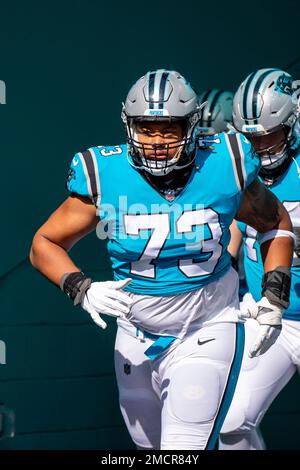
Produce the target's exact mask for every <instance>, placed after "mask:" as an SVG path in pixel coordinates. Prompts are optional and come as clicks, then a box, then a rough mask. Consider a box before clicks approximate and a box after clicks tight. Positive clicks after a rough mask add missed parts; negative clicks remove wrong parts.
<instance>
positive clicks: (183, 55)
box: [0, 0, 300, 449]
mask: <svg viewBox="0 0 300 470" xmlns="http://www.w3.org/2000/svg"><path fill="white" fill-rule="evenodd" d="M297 4H298V2H297V1H290V0H286V1H285V2H283V3H282V4H281V5H278V4H277V2H271V1H263V0H260V1H258V0H253V1H252V2H251V5H250V4H249V3H246V4H242V2H221V1H218V2H202V1H189V0H187V1H185V2H179V1H176V2H175V1H174V2H161V1H160V2H156V1H151V2H141V1H135V0H134V1H130V0H129V1H122V2H121V1H115V2H102V1H100V0H98V1H96V0H73V1H71V0H64V1H63V2H62V1H60V2H59V1H57V0H52V1H51V2H50V1H45V2H37V1H36V2H34V1H31V0H29V1H25V2H21V1H15V2H9V1H3V0H1V1H0V80H3V81H5V83H6V87H7V90H6V91H7V97H6V98H7V104H6V105H0V155H1V185H0V195H1V221H2V225H1V227H2V229H1V262H0V312H1V313H0V339H2V340H4V341H5V343H6V348H7V349H6V353H7V357H6V360H7V364H6V365H0V413H1V410H2V413H3V415H5V420H4V421H5V423H6V424H5V429H4V431H5V433H8V434H9V433H10V432H11V430H12V428H13V427H15V437H14V438H8V437H3V438H2V440H0V449H24V448H26V449H43V448H44V449H45V448H47V449H49V448H50V449H51V448H52V449H53V448H56V449H75V448H79V449H83V448H86V449H88V448H89V449H91V448H94V449H114V448H130V447H132V444H131V441H130V439H129V437H128V434H127V431H126V430H125V429H124V426H123V423H122V420H121V417H120V413H119V409H118V404H117V390H116V383H115V378H114V372H113V341H114V335H115V325H114V322H110V324H109V328H108V329H107V330H106V331H105V332H102V331H100V330H99V328H97V327H96V326H95V325H93V324H92V323H91V322H90V321H89V319H88V317H87V315H86V313H85V312H83V311H81V310H80V309H76V310H75V309H73V308H72V306H71V305H70V303H69V302H68V300H67V299H65V298H64V296H63V295H62V294H61V293H60V292H59V291H58V290H57V289H56V288H55V287H53V286H51V285H50V284H48V283H47V282H46V281H45V280H44V279H43V278H42V277H41V276H39V275H38V274H37V273H35V272H34V270H33V269H32V268H31V267H30V266H29V263H28V261H27V256H28V250H29V247H30V242H31V238H32V236H33V233H34V231H35V230H36V229H37V227H38V226H39V225H40V224H41V223H42V222H43V221H44V220H45V219H46V218H47V216H48V215H49V213H50V212H51V211H52V210H53V209H55V207H57V205H59V204H60V202H61V201H62V200H63V199H64V198H65V197H66V192H65V190H64V180H65V175H66V172H67V168H68V164H69V162H70V160H71V158H72V155H73V154H74V153H75V152H77V151H79V150H83V149H85V148H86V147H89V146H92V145H106V144H107V145H108V144H111V145H114V144H119V143H121V142H123V141H124V135H123V129H122V124H121V121H120V117H119V116H120V108H121V101H122V100H124V98H125V96H126V93H127V91H128V89H129V87H130V86H131V84H132V83H133V82H134V81H135V80H136V79H137V78H138V77H139V76H141V75H142V74H143V73H144V72H146V71H148V70H150V69H155V68H158V67H164V68H172V69H175V70H179V71H180V72H181V73H182V74H183V75H185V76H186V77H187V78H188V79H189V80H190V81H191V82H192V83H193V85H194V86H195V87H196V89H198V90H199V91H201V90H203V89H206V88H216V87H219V88H225V89H226V88H228V89H232V90H235V89H236V87H237V86H238V85H239V83H240V82H241V81H242V79H243V78H245V76H246V75H247V74H248V73H250V72H251V71H252V70H254V69H257V68H260V67H271V66H276V67H287V66H289V68H290V70H292V71H294V72H295V73H296V74H297V71H298V68H299V62H298V57H299V56H300V50H299V30H298V29H299V28H298V24H299V23H298V21H299V20H298V13H297V7H298V5H297ZM247 5H250V6H247ZM299 72H300V70H299ZM299 76H300V73H299V75H298V76H297V78H299ZM104 249H105V246H104V245H103V244H102V243H101V242H99V241H98V240H97V238H96V236H95V235H93V234H92V235H90V236H88V237H87V238H86V239H85V240H83V241H82V242H81V243H80V244H79V246H77V247H75V248H74V250H73V252H72V254H73V256H74V257H75V260H76V261H77V262H78V264H79V266H80V267H82V269H84V270H85V271H86V272H89V273H91V274H92V275H93V276H94V277H95V278H97V279H108V278H110V276H111V272H110V268H109V265H108V262H107V258H106V255H105V252H104ZM297 394H299V380H298V377H297V378H295V379H294V380H293V381H292V382H291V383H290V384H289V386H288V387H287V388H286V389H285V391H284V392H283V394H282V395H281V397H280V398H279V399H278V400H276V402H275V403H274V405H273V406H272V408H271V409H270V411H269V412H268V414H267V416H266V418H265V420H264V423H263V430H264V431H265V437H266V441H267V444H268V445H269V447H271V448H298V449H299V448H300V443H299V439H297V434H298V435H299V431H300V425H299V418H300V406H299V401H298V400H297ZM0 416H1V415H0ZM14 417H15V424H13V423H12V420H13V418H14Z"/></svg>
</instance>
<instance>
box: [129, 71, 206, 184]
mask: <svg viewBox="0 0 300 470" xmlns="http://www.w3.org/2000/svg"><path fill="white" fill-rule="evenodd" d="M122 120H123V122H124V124H125V126H126V131H127V141H128V146H129V154H128V161H129V163H130V164H131V165H132V166H134V167H135V168H137V169H140V170H144V171H147V172H148V173H151V174H152V175H155V176H163V175H166V174H168V173H170V172H171V171H172V170H176V169H180V168H183V167H185V166H188V165H190V164H191V163H192V162H193V160H194V158H195V151H196V143H195V130H196V125H197V122H198V120H199V104H198V97H197V94H196V93H195V91H194V90H193V89H192V88H191V86H190V85H189V83H188V82H187V81H186V80H185V79H184V78H183V77H182V76H181V75H180V74H178V73H177V72H174V71H172V72H170V71H166V70H157V71H155V72H148V74H147V75H145V76H144V77H142V78H140V79H139V80H138V81H137V83H136V84H135V85H134V86H133V87H132V88H131V90H130V91H129V93H128V96H127V99H126V102H125V104H124V105H123V110H122ZM179 124H180V125H179ZM143 125H144V127H145V129H144V131H143ZM152 128H153V129H156V130H155V132H152V131H151V129H152Z"/></svg>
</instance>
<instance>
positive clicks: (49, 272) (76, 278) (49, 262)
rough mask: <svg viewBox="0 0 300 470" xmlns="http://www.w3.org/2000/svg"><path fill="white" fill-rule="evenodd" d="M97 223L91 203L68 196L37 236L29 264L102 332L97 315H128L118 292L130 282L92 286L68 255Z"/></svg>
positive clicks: (122, 295)
mask: <svg viewBox="0 0 300 470" xmlns="http://www.w3.org/2000/svg"><path fill="white" fill-rule="evenodd" d="M97 222H98V218H97V215H96V207H95V206H94V204H93V203H92V202H91V200H90V199H89V198H87V197H81V196H79V195H76V196H75V195H74V196H72V195H71V196H70V197H69V198H68V199H66V200H65V201H64V202H63V203H62V204H61V206H60V207H59V208H58V209H57V210H56V211H55V212H53V214H52V215H51V216H50V217H49V219H48V220H47V221H46V222H45V223H44V224H43V225H42V226H41V228H40V229H39V230H38V231H37V232H36V234H35V236H34V239H33V242H32V246H31V250H30V261H31V263H32V265H33V266H34V267H35V268H36V269H38V270H39V271H40V272H41V273H42V274H43V275H44V276H46V277H47V278H48V279H49V280H50V281H52V282H53V283H54V284H56V285H58V286H60V287H61V289H62V290H63V291H64V292H65V293H66V294H67V295H68V296H69V297H70V298H71V299H72V301H73V303H74V305H81V306H82V308H84V309H85V310H86V311H87V312H88V313H89V314H90V315H91V317H92V319H93V321H94V322H95V323H96V324H97V325H98V326H100V327H101V328H103V329H104V328H106V326H107V325H106V323H105V321H104V320H103V319H102V318H101V316H100V313H105V314H107V315H110V316H113V317H120V316H124V315H126V313H128V312H129V307H130V305H131V303H132V300H131V298H130V297H129V296H128V295H127V294H125V293H123V292H121V289H122V288H124V287H125V286H126V285H127V284H128V283H129V282H130V279H124V280H120V281H105V282H93V281H92V279H90V278H89V277H87V276H85V274H83V273H82V272H81V271H80V269H79V268H78V267H77V266H76V265H75V263H74V262H73V261H72V259H71V258H70V256H69V254H68V251H69V250H70V249H71V248H72V246H74V245H75V243H77V242H78V240H80V239H81V238H83V237H84V236H85V235H87V234H88V233H90V232H91V231H93V230H94V229H95V227H96V225H97Z"/></svg>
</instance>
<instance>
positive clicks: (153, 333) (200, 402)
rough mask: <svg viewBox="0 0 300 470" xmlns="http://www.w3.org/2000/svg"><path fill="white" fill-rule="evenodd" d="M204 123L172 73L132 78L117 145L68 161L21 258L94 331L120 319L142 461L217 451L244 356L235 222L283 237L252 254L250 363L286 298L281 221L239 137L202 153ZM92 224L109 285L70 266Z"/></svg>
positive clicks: (122, 393)
mask: <svg viewBox="0 0 300 470" xmlns="http://www.w3.org/2000/svg"><path fill="white" fill-rule="evenodd" d="M200 111H201V109H200V105H199V101H198V97H197V95H196V93H195V91H194V90H193V89H192V87H191V86H190V84H189V83H188V82H187V81H186V80H185V79H184V78H183V77H182V76H181V75H180V74H179V73H177V72H174V71H167V70H157V71H154V72H149V73H147V74H146V75H145V76H143V77H142V78H140V79H139V80H138V81H137V82H136V83H135V84H134V85H133V87H132V88H131V90H130V91H129V94H128V96H127V99H126V102H125V104H124V106H123V111H122V119H123V122H124V124H125V126H126V132H127V144H126V145H116V146H113V147H104V146H98V147H92V148H90V149H88V150H86V151H84V152H80V153H78V154H76V155H75V157H74V158H73V161H72V164H71V168H70V172H69V176H68V182H67V186H68V189H69V191H70V196H69V197H68V198H67V200H66V201H65V202H64V203H63V204H62V205H61V206H60V207H59V208H58V209H57V210H56V211H55V212H54V213H53V214H52V215H51V217H50V218H49V220H48V221H47V222H46V223H45V224H44V225H43V226H42V227H41V228H40V229H39V230H38V232H37V234H36V235H35V237H34V240H33V244H32V250H31V255H30V257H31V261H32V263H33V265H34V266H35V267H36V268H37V269H39V270H40V271H41V272H42V273H43V274H44V275H45V276H46V277H48V278H49V279H50V280H51V281H52V282H54V283H55V284H57V285H60V286H61V288H62V290H63V291H64V292H65V293H66V294H67V295H68V296H69V297H70V298H71V299H72V300H73V302H74V305H81V306H82V307H83V308H84V309H85V310H86V311H87V312H89V314H90V315H91V317H92V319H93V320H94V321H95V322H96V324H97V325H99V326H100V327H101V328H105V327H106V323H105V322H104V320H103V319H102V318H101V316H100V314H108V315H111V316H114V317H117V318H118V320H117V321H118V333H117V338H116V346H115V368H116V375H117V381H118V387H119V397H120V407H121V411H122V414H123V417H124V420H125V422H126V425H127V427H128V430H129V432H130V435H131V436H132V439H133V440H134V442H135V443H136V445H137V447H138V448H143V449H152V448H156V449H158V448H160V449H210V448H213V446H214V443H215V441H216V439H217V436H218V433H219V431H220V428H221V426H222V422H223V420H224V417H225V415H226V412H227V409H228V407H229V404H230V401H231V398H232V395H233V392H234V388H235V384H236V380H237V375H238V372H239V366H240V362H241V358H242V353H243V325H242V324H241V323H239V322H238V299H237V291H238V279H237V274H236V272H235V271H234V270H233V269H232V268H231V263H230V255H229V254H228V252H227V245H228V242H229V238H230V233H229V226H230V224H231V222H232V220H233V218H234V217H235V216H236V217H237V218H238V219H239V220H241V221H243V222H245V223H247V224H251V225H252V226H254V227H255V228H256V229H257V230H259V231H260V232H263V233H265V234H268V233H269V231H270V230H285V231H286V232H285V234H284V236H282V237H280V238H273V236H272V235H271V237H270V240H271V241H270V242H269V243H268V244H265V245H262V257H263V258H264V259H265V265H264V267H265V271H266V277H265V282H264V286H263V299H264V306H260V304H257V305H256V304H255V306H254V308H253V311H254V312H255V314H256V317H257V320H258V323H259V324H260V327H259V335H258V342H257V343H256V345H255V348H254V349H255V351H254V353H255V354H260V353H261V352H262V351H263V350H266V349H268V347H270V345H271V344H272V343H273V342H274V341H275V339H276V337H277V336H278V332H279V329H280V325H281V315H282V311H283V309H284V307H285V306H287V303H288V298H289V279H290V278H289V266H290V262H291V257H292V238H291V236H292V235H293V234H292V233H291V229H292V227H291V223H290V219H289V216H288V214H287V212H286V210H285V209H284V207H283V206H282V205H281V204H280V203H279V201H278V200H277V199H276V198H275V197H274V196H273V195H272V193H271V192H269V191H268V190H267V189H265V188H264V186H263V185H262V184H260V183H259V181H258V180H257V178H256V176H257V172H258V170H259V161H258V159H257V157H255V156H254V155H253V154H252V153H251V152H250V145H249V144H248V143H245V142H243V139H241V138H240V136H239V135H238V134H235V133H230V134H216V135H215V136H214V137H213V138H210V139H209V142H206V141H205V139H204V140H203V139H202V140H201V144H200V143H199V144H198V123H199V118H200ZM199 142H200V141H199ZM199 146H200V147H199ZM267 211H268V213H269V214H270V216H269V217H268V218H267V219H266V218H265V213H266V212H267ZM236 214H237V215H236ZM99 217H100V219H101V222H100V225H99V224H98V221H99ZM97 224H98V227H97V233H98V235H99V236H100V237H103V236H104V235H107V236H108V237H109V240H108V251H109V254H110V258H111V262H112V267H113V271H114V281H107V282H94V281H93V280H92V279H90V278H88V277H87V276H85V275H84V274H83V273H82V272H80V269H79V268H78V267H77V266H76V265H75V264H74V263H73V261H72V260H71V258H70V257H69V255H68V250H69V249H70V248H71V247H72V246H73V245H74V243H76V242H77V241H78V240H79V239H80V238H82V237H83V236H85V235H86V234H87V233H89V232H90V231H92V230H94V229H95V228H96V226H97ZM274 276H275V277H276V279H278V280H279V281H280V286H281V287H280V289H279V290H278V289H277V285H278V283H277V282H274ZM274 286H275V288H274ZM272 293H273V300H272V299H271V300H270V301H268V300H267V297H268V296H269V295H271V294H272ZM278 296H279V297H278ZM274 299H275V301H274ZM265 305H267V307H268V313H267V314H266V313H265Z"/></svg>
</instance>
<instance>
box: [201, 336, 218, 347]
mask: <svg viewBox="0 0 300 470" xmlns="http://www.w3.org/2000/svg"><path fill="white" fill-rule="evenodd" d="M215 339H216V338H210V339H204V340H203V341H201V340H200V339H199V338H198V344H199V346H202V344H205V343H209V342H210V341H214V340H215Z"/></svg>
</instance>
